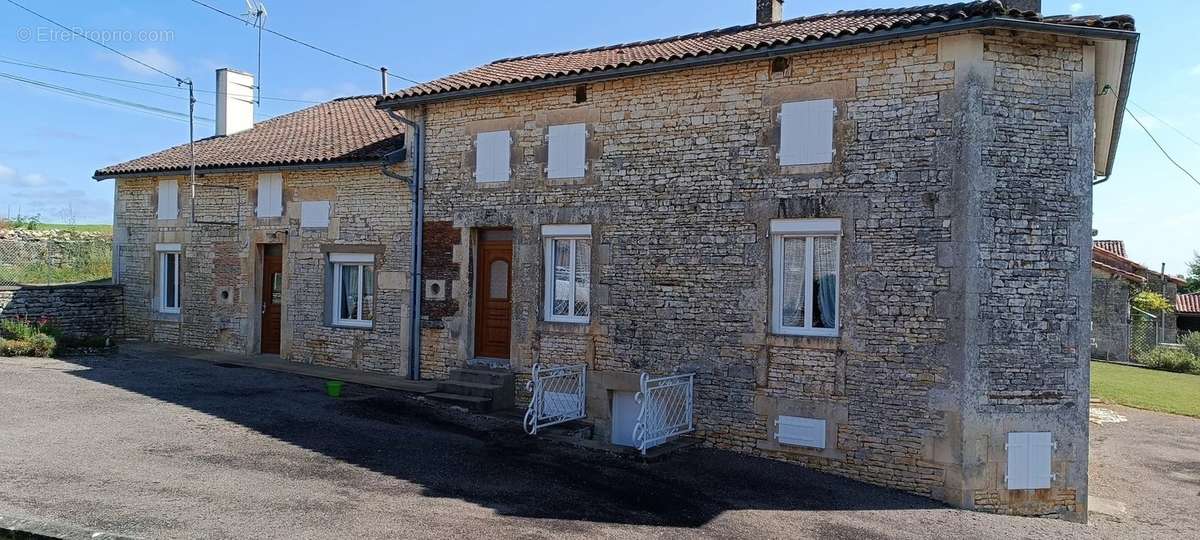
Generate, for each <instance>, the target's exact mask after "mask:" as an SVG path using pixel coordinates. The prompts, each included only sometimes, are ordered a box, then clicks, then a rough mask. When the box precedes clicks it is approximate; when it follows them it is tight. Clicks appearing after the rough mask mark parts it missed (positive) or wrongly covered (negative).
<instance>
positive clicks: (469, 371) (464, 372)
mask: <svg viewBox="0 0 1200 540" xmlns="http://www.w3.org/2000/svg"><path fill="white" fill-rule="evenodd" d="M450 380H452V381H463V382H470V383H483V384H498V385H501V386H503V385H506V384H512V381H513V374H512V372H511V371H503V370H498V369H475V368H459V369H452V370H450Z"/></svg>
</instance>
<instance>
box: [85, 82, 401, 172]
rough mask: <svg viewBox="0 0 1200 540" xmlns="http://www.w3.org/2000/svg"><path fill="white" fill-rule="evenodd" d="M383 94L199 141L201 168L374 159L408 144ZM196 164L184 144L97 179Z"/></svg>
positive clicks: (315, 108)
mask: <svg viewBox="0 0 1200 540" xmlns="http://www.w3.org/2000/svg"><path fill="white" fill-rule="evenodd" d="M377 97H378V96H359V97H347V98H341V99H335V100H333V101H329V102H326V103H322V104H320V105H314V106H312V107H309V108H307V109H302V110H299V111H296V112H293V113H290V114H285V115H283V116H278V117H275V118H272V119H270V120H267V121H265V122H260V123H258V124H257V125H255V126H254V128H252V129H250V130H247V131H243V132H240V133H235V134H233V135H228V136H224V137H209V138H207V139H201V140H198V141H196V144H195V147H196V165H197V170H205V169H222V168H232V167H269V166H272V165H299V164H307V163H338V162H342V163H345V162H359V161H374V160H378V159H380V158H382V157H383V155H384V154H386V153H388V152H390V151H392V150H395V149H398V148H400V147H402V146H404V136H403V132H402V130H401V128H400V126H399V124H398V123H397V122H396V121H395V120H392V119H391V118H389V117H388V115H387V113H386V112H384V111H381V110H379V109H376V108H375V106H374V105H375V100H376V98H377ZM189 164H190V160H189V157H188V145H187V144H182V145H179V146H176V147H174V148H169V149H167V150H163V151H161V152H156V153H154V154H150V155H148V156H145V157H140V158H138V159H135V160H132V161H127V162H125V163H121V164H118V165H112V166H110V167H105V168H103V169H100V170H98V171H96V174H95V177H96V178H109V177H112V176H117V175H123V174H134V173H156V172H172V171H173V172H178V171H185V170H187V168H188V166H189Z"/></svg>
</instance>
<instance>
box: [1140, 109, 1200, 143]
mask: <svg viewBox="0 0 1200 540" xmlns="http://www.w3.org/2000/svg"><path fill="white" fill-rule="evenodd" d="M1129 103H1131V104H1133V106H1134V107H1137V108H1138V109H1141V111H1142V112H1144V113H1146V115H1147V116H1149V117H1150V118H1153V119H1155V120H1158V121H1159V122H1160V123H1162V125H1164V126H1167V127H1169V128H1171V129H1172V130H1174V131H1175V133H1178V134H1179V135H1181V136H1182V137H1183V138H1185V139H1187V140H1188V141H1189V142H1191V143H1192V144H1194V145H1196V146H1200V141H1197V140H1196V139H1193V138H1191V137H1190V136H1189V135H1188V134H1187V133H1184V132H1183V131H1182V130H1180V129H1179V128H1177V127H1175V126H1172V125H1171V124H1169V123H1167V121H1166V120H1163V119H1162V118H1159V117H1157V116H1155V115H1154V113H1152V112H1150V109H1147V108H1145V107H1143V106H1141V105H1139V104H1137V103H1134V101H1133V100H1132V99H1131V100H1129Z"/></svg>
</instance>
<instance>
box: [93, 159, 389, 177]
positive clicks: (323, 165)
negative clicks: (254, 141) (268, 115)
mask: <svg viewBox="0 0 1200 540" xmlns="http://www.w3.org/2000/svg"><path fill="white" fill-rule="evenodd" d="M380 163H383V158H379V159H368V160H354V161H318V162H311V163H291V164H265V165H242V166H231V167H196V174H197V175H201V174H236V173H252V172H261V171H307V170H316V169H346V168H353V167H370V166H376V165H379V164H380ZM186 174H188V169H187V168H182V169H158V170H146V171H136V172H127V173H102V172H101V171H96V172H95V174H93V175H92V179H93V180H96V181H97V182H100V181H104V180H113V179H121V178H146V177H153V176H180V175H186Z"/></svg>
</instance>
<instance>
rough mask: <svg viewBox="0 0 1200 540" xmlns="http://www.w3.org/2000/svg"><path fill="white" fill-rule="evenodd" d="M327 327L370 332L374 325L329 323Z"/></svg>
mask: <svg viewBox="0 0 1200 540" xmlns="http://www.w3.org/2000/svg"><path fill="white" fill-rule="evenodd" d="M329 327H330V328H341V329H343V330H371V329H372V328H375V324H374V323H368V324H358V323H348V322H333V323H329Z"/></svg>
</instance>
